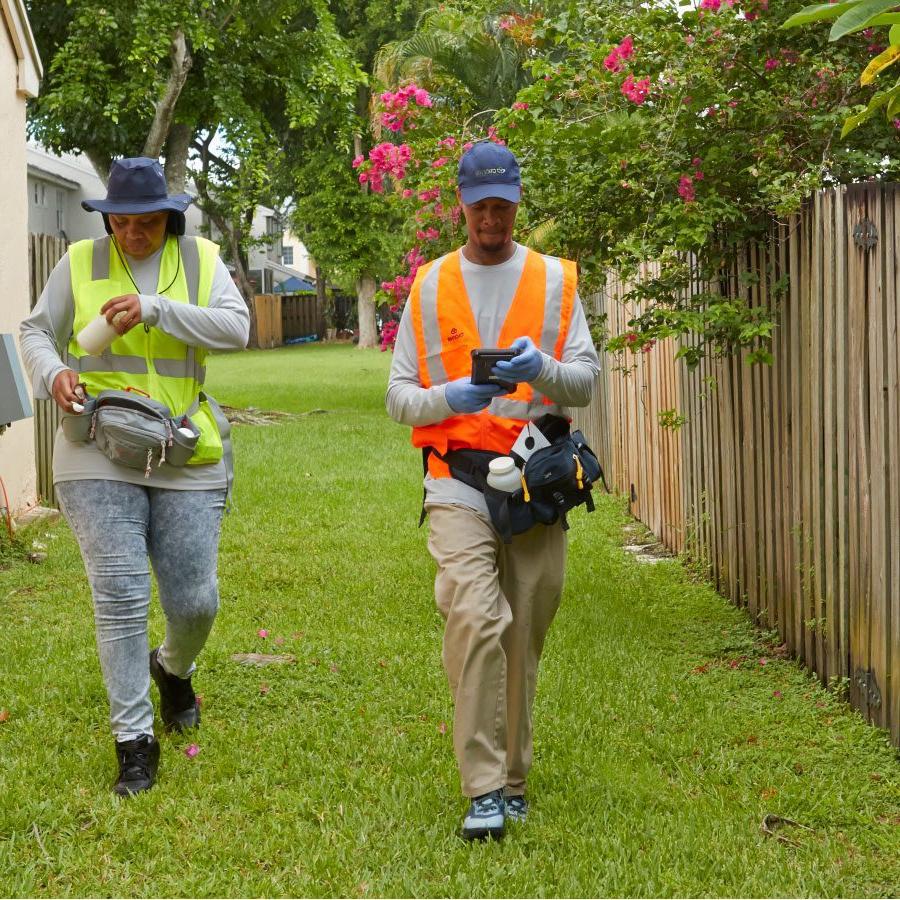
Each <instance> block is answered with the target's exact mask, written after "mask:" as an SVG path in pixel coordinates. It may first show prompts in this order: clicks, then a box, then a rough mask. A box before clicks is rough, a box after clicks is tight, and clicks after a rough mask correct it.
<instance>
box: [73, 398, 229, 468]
mask: <svg viewBox="0 0 900 900" xmlns="http://www.w3.org/2000/svg"><path fill="white" fill-rule="evenodd" d="M196 408H197V407H196V406H195V407H194V408H193V409H191V410H188V411H187V412H186V413H183V414H182V415H179V416H173V415H172V411H171V410H170V409H169V407H168V406H166V405H165V404H164V403H160V402H159V401H157V400H153V399H151V398H150V397H144V396H141V395H140V394H137V393H134V392H132V391H115V390H109V391H101V392H100V393H99V394H98V395H97V396H96V397H88V398H87V399H86V400H85V402H84V412H82V413H76V414H74V415H68V416H64V417H63V420H62V429H63V434H65V436H66V438H68V440H70V441H74V442H76V443H80V442H84V441H91V440H92V441H94V442H95V443H96V445H97V448H98V449H99V450H100V451H101V452H102V453H104V454H105V455H106V456H107V457H108V458H109V459H111V460H112V461H113V462H114V463H118V464H119V465H122V466H127V467H128V468H130V469H142V470H143V472H144V477H145V478H149V477H150V473H151V472H152V471H153V469H154V468H159V467H160V466H162V465H170V466H184V465H186V464H187V462H188V461H189V460H190V458H191V457H192V456H193V455H194V450H195V448H196V446H197V441H198V440H199V439H200V430H199V429H198V428H197V427H196V426H195V425H194V423H193V422H192V421H191V418H190V414H191V412H193V411H195V409H196ZM226 437H227V435H223V440H224V439H225V438H226ZM227 455H228V456H230V454H227ZM226 465H227V460H226ZM228 482H229V486H230V484H231V477H230V473H229V479H228Z"/></svg>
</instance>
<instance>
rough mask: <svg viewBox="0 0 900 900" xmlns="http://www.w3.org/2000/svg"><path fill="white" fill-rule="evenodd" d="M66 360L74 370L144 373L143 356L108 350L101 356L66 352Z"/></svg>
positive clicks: (144, 362) (130, 373)
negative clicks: (115, 352)
mask: <svg viewBox="0 0 900 900" xmlns="http://www.w3.org/2000/svg"><path fill="white" fill-rule="evenodd" d="M66 362H67V364H68V366H69V368H70V369H74V371H76V372H125V373H126V374H128V375H146V374H147V360H146V359H144V357H143V356H120V355H119V354H113V353H110V352H109V351H108V350H107V351H106V352H104V354H103V355H102V356H73V355H72V354H71V353H69V354H67V359H66Z"/></svg>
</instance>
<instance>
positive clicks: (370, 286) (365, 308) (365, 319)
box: [356, 275, 378, 350]
mask: <svg viewBox="0 0 900 900" xmlns="http://www.w3.org/2000/svg"><path fill="white" fill-rule="evenodd" d="M356 308H357V310H358V314H359V348H360V349H361V350H362V349H365V348H367V347H377V346H378V329H377V327H376V326H375V279H374V278H373V277H372V276H371V275H361V276H360V277H359V278H357V280H356Z"/></svg>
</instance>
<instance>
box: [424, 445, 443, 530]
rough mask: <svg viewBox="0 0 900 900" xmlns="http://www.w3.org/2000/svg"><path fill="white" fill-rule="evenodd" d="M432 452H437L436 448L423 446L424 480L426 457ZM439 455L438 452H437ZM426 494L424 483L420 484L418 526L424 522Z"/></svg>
mask: <svg viewBox="0 0 900 900" xmlns="http://www.w3.org/2000/svg"><path fill="white" fill-rule="evenodd" d="M432 453H437V450H435V449H434V447H423V448H422V481H423V482H424V481H425V478H426V476H427V475H428V457H429V456H431V454H432ZM438 456H440V454H438ZM427 495H428V491H426V490H425V485H424V483H423V484H422V510H421V512H420V513H419V528H421V527H422V525H423V524H424V522H425V497H426V496H427Z"/></svg>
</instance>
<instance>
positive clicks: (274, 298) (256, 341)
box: [248, 294, 284, 350]
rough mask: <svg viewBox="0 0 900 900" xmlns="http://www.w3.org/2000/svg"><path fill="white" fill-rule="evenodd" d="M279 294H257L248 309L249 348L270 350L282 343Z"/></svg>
mask: <svg viewBox="0 0 900 900" xmlns="http://www.w3.org/2000/svg"><path fill="white" fill-rule="evenodd" d="M281 299H282V298H281V294H257V295H256V296H255V297H254V298H253V304H252V305H251V307H250V340H249V341H248V345H249V346H250V347H257V348H258V349H260V350H271V349H272V348H273V347H280V346H281V345H282V344H283V343H284V338H283V335H282V330H281Z"/></svg>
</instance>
